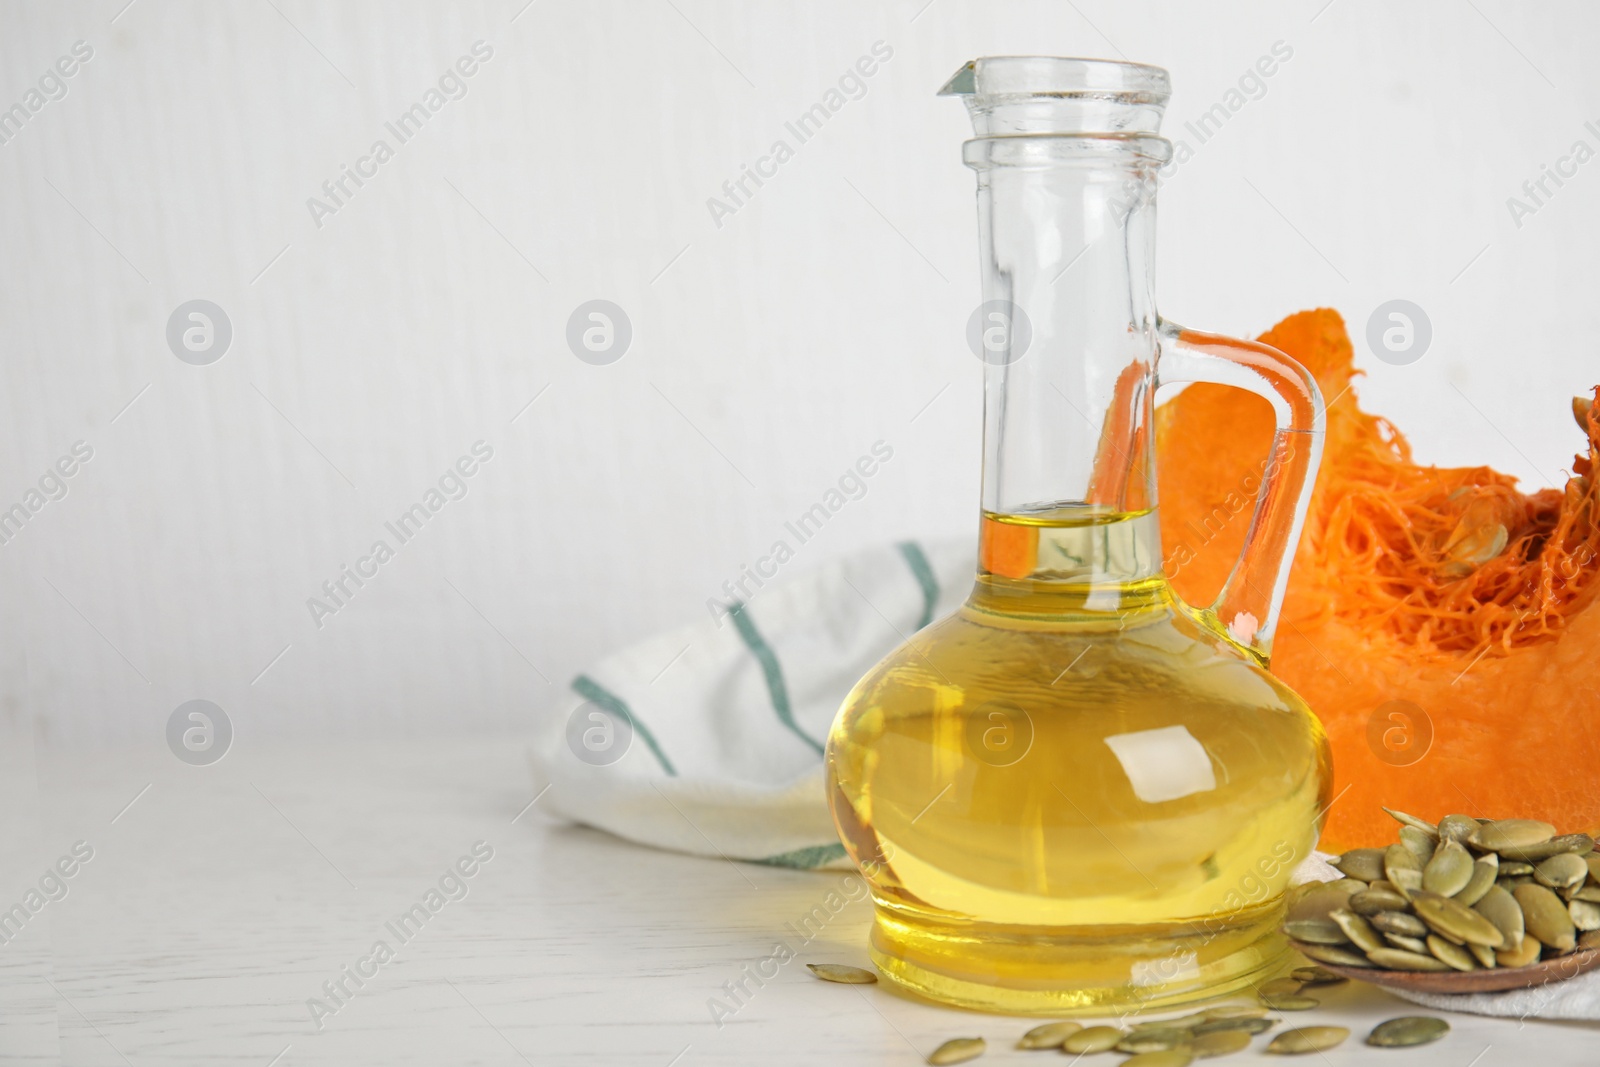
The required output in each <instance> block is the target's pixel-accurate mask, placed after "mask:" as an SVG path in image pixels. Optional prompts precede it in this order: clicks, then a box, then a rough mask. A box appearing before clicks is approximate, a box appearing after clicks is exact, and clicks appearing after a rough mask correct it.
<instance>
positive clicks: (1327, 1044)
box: [1267, 1026, 1350, 1056]
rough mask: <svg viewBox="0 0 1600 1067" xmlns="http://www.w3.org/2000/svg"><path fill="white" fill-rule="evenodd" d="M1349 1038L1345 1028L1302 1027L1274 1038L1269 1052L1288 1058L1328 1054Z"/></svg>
mask: <svg viewBox="0 0 1600 1067" xmlns="http://www.w3.org/2000/svg"><path fill="white" fill-rule="evenodd" d="M1349 1036H1350V1031H1349V1030H1348V1029H1346V1028H1345V1027H1343V1026H1302V1027H1300V1028H1299V1029H1297V1030H1285V1031H1284V1032H1283V1033H1281V1034H1279V1035H1278V1036H1277V1037H1275V1038H1273V1039H1272V1043H1271V1044H1270V1045H1268V1046H1267V1051H1268V1052H1275V1053H1278V1054H1280V1055H1286V1056H1299V1055H1302V1054H1304V1053H1307V1052H1326V1051H1327V1050H1328V1049H1330V1048H1334V1047H1336V1046H1337V1045H1340V1044H1342V1043H1343V1042H1344V1039H1345V1038H1347V1037H1349Z"/></svg>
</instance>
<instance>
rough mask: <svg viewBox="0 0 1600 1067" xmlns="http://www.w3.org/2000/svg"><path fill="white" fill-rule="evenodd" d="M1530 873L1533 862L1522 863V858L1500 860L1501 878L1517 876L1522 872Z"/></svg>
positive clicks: (1522, 873)
mask: <svg viewBox="0 0 1600 1067" xmlns="http://www.w3.org/2000/svg"><path fill="white" fill-rule="evenodd" d="M1532 873H1533V864H1531V863H1524V862H1523V861H1522V860H1507V859H1504V858H1502V859H1501V860H1500V875H1499V876H1500V877H1501V878H1518V877H1521V876H1522V875H1524V874H1532Z"/></svg>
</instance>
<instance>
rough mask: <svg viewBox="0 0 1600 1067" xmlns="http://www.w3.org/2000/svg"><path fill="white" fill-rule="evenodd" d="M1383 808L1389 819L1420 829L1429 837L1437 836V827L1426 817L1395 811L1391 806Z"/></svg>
mask: <svg viewBox="0 0 1600 1067" xmlns="http://www.w3.org/2000/svg"><path fill="white" fill-rule="evenodd" d="M1383 810H1384V811H1385V812H1387V813H1388V815H1389V817H1390V818H1391V819H1393V820H1394V821H1395V822H1397V823H1399V824H1400V825H1401V826H1409V827H1411V828H1412V829H1413V830H1421V831H1422V832H1423V833H1425V834H1427V835H1428V836H1429V837H1438V836H1439V828H1438V827H1437V826H1435V825H1433V823H1431V822H1429V821H1428V820H1427V819H1419V818H1417V817H1416V816H1415V815H1407V814H1406V813H1405V812H1403V811H1395V810H1394V809H1393V808H1384V809H1383Z"/></svg>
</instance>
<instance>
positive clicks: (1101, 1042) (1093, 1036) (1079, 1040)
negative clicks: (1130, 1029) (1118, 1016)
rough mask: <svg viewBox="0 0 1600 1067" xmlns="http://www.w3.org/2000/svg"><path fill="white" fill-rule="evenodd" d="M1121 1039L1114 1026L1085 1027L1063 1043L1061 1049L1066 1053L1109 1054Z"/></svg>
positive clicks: (1121, 1036)
mask: <svg viewBox="0 0 1600 1067" xmlns="http://www.w3.org/2000/svg"><path fill="white" fill-rule="evenodd" d="M1123 1037H1124V1034H1123V1033H1122V1031H1121V1030H1118V1029H1117V1028H1116V1027H1115V1026H1087V1027H1084V1028H1083V1029H1082V1030H1079V1031H1078V1032H1077V1033H1075V1034H1073V1035H1072V1036H1070V1037H1068V1038H1067V1039H1066V1040H1065V1041H1063V1042H1062V1043H1061V1047H1062V1048H1063V1049H1065V1050H1066V1051H1068V1052H1110V1051H1111V1050H1112V1049H1114V1048H1116V1047H1117V1042H1118V1041H1121V1040H1122V1038H1123Z"/></svg>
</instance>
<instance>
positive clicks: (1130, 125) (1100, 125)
mask: <svg viewBox="0 0 1600 1067" xmlns="http://www.w3.org/2000/svg"><path fill="white" fill-rule="evenodd" d="M1171 92H1172V86H1171V81H1170V79H1169V78H1168V77H1167V72H1166V71H1165V70H1162V69H1161V68H1160V67H1152V66H1146V65H1145V64H1142V63H1116V62H1111V61H1110V60H1103V59H1067V58H1061V57H1056V56H990V57H985V58H983V59H974V60H972V61H971V62H969V63H967V64H966V65H965V66H963V67H962V68H961V69H960V70H958V71H956V72H955V74H954V75H952V76H951V78H950V80H949V81H947V82H945V84H944V87H943V88H941V89H940V90H939V95H940V96H960V97H963V98H965V101H966V105H967V111H968V113H969V114H970V115H971V117H972V128H973V132H974V133H976V134H977V135H978V136H979V137H1004V136H1015V135H1019V134H1021V135H1026V134H1043V135H1050V134H1056V135H1068V136H1070V135H1073V134H1084V135H1096V134H1099V135H1109V136H1115V135H1128V134H1155V133H1156V132H1157V131H1158V130H1159V129H1160V127H1161V117H1162V114H1163V112H1164V111H1165V110H1166V106H1167V98H1168V97H1169V96H1170V95H1171Z"/></svg>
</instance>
